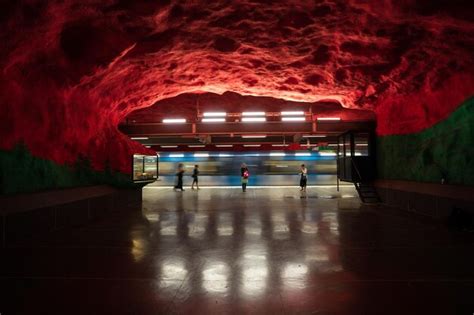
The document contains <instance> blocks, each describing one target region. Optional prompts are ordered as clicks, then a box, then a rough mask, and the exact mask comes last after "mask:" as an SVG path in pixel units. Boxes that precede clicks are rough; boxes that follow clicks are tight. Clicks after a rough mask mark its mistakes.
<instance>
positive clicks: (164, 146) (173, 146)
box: [160, 145, 178, 149]
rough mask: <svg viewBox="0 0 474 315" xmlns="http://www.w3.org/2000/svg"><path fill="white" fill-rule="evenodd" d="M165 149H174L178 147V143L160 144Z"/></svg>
mask: <svg viewBox="0 0 474 315" xmlns="http://www.w3.org/2000/svg"><path fill="white" fill-rule="evenodd" d="M160 147H162V148H163V149H174V148H177V147H178V146H177V145H160Z"/></svg>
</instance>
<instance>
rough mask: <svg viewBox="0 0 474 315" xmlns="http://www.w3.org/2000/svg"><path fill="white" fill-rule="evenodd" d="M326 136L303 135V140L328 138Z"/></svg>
mask: <svg viewBox="0 0 474 315" xmlns="http://www.w3.org/2000/svg"><path fill="white" fill-rule="evenodd" d="M326 137H327V136H326V135H303V138H326Z"/></svg>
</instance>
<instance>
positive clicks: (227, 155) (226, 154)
mask: <svg viewBox="0 0 474 315" xmlns="http://www.w3.org/2000/svg"><path fill="white" fill-rule="evenodd" d="M230 156H234V155H233V154H229V153H219V157H230Z"/></svg>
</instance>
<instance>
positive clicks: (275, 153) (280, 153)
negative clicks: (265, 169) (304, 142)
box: [270, 152, 286, 156]
mask: <svg viewBox="0 0 474 315" xmlns="http://www.w3.org/2000/svg"><path fill="white" fill-rule="evenodd" d="M270 156H286V154H285V153H283V152H270Z"/></svg>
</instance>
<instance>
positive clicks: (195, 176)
mask: <svg viewBox="0 0 474 315" xmlns="http://www.w3.org/2000/svg"><path fill="white" fill-rule="evenodd" d="M198 176H199V165H197V164H196V165H194V170H193V175H192V177H193V183H192V185H191V189H194V184H196V188H197V189H198V190H199V180H198Z"/></svg>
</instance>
